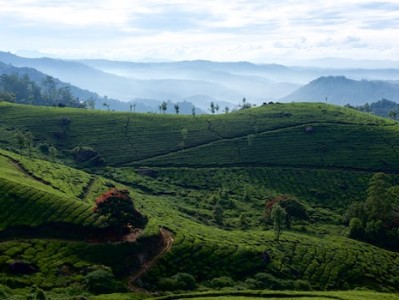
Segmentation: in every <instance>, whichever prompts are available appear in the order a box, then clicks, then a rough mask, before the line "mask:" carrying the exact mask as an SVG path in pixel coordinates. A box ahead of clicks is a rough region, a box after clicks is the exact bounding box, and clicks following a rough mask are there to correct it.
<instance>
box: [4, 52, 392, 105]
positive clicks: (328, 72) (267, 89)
mask: <svg viewBox="0 0 399 300" xmlns="http://www.w3.org/2000/svg"><path fill="white" fill-rule="evenodd" d="M0 62H3V63H4V64H6V65H12V66H15V67H19V68H34V69H36V70H38V71H40V72H42V73H45V74H49V75H51V76H53V77H56V78H58V79H59V80H60V81H63V82H66V83H70V84H72V85H73V86H76V87H79V88H80V89H81V90H86V91H92V92H93V93H95V94H97V96H98V97H99V99H108V102H110V103H111V104H110V108H111V109H115V110H129V109H130V104H127V103H126V102H128V101H131V102H135V103H136V108H137V109H138V111H148V112H156V111H157V110H158V106H159V104H160V103H161V102H162V101H170V103H172V102H173V103H177V102H179V103H187V104H188V106H187V109H188V110H191V109H189V106H190V105H191V107H192V106H195V107H197V108H198V110H199V111H200V110H202V111H208V109H209V105H210V103H211V102H214V103H217V104H218V105H219V106H220V107H223V108H224V107H226V106H228V107H229V108H230V109H232V108H234V107H236V106H237V105H238V104H239V103H240V101H241V99H242V98H244V97H245V98H246V99H247V100H248V102H251V103H255V104H261V103H263V102H269V101H276V100H278V101H325V99H326V98H327V101H328V102H329V103H334V104H340V105H344V104H347V103H350V104H351V105H362V104H364V103H366V102H372V101H376V100H379V99H381V98H382V97H386V98H389V99H392V100H395V101H397V100H398V96H397V95H399V94H398V93H397V86H398V84H397V83H396V82H394V81H393V80H396V79H397V78H399V69H392V68H382V69H376V68H374V69H361V68H334V67H335V66H333V67H332V68H317V67H299V66H295V67H292V66H291V67H288V66H283V65H278V64H253V63H249V62H212V61H204V60H196V61H181V62H159V63H134V62H123V61H110V60H75V61H70V60H61V59H52V58H24V57H20V56H16V55H14V54H11V53H6V52H0ZM341 65H342V64H341ZM359 80H360V81H359ZM309 82H310V83H309ZM105 96H106V97H105ZM81 97H83V96H81ZM112 99H119V100H122V101H123V102H117V101H116V100H112ZM102 103H103V100H100V101H98V102H97V107H98V108H102Z"/></svg>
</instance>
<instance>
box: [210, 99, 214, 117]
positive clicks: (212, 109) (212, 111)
mask: <svg viewBox="0 0 399 300" xmlns="http://www.w3.org/2000/svg"><path fill="white" fill-rule="evenodd" d="M210 110H211V113H212V114H214V113H215V103H213V101H212V102H211V104H210Z"/></svg>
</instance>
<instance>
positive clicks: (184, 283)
mask: <svg viewBox="0 0 399 300" xmlns="http://www.w3.org/2000/svg"><path fill="white" fill-rule="evenodd" d="M196 286H197V284H196V281H195V278H194V277H193V276H192V275H190V274H188V273H177V274H176V275H174V276H172V277H169V278H161V279H160V280H159V281H158V288H159V289H160V290H163V291H175V290H194V289H195V288H196Z"/></svg>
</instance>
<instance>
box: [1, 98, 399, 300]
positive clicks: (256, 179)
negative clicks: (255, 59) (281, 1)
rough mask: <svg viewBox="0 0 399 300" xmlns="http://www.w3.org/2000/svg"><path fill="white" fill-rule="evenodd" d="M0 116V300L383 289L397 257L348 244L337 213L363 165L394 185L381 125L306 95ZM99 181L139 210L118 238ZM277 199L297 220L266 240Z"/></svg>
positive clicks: (387, 124)
mask: <svg viewBox="0 0 399 300" xmlns="http://www.w3.org/2000/svg"><path fill="white" fill-rule="evenodd" d="M0 115H1V118H0V299H1V297H3V298H5V299H26V297H31V298H29V299H46V298H43V297H50V298H51V299H144V298H149V299H155V298H157V299H165V300H166V299H187V298H190V299H221V300H222V299H231V300H234V299H255V298H256V299H280V298H285V299H299V298H301V299H308V298H309V299H397V298H398V297H397V296H396V295H395V294H394V293H397V292H398V290H399V253H397V252H394V251H390V250H388V249H383V248H379V247H376V246H373V245H371V244H368V243H365V242H361V241H356V240H354V239H350V238H348V237H347V232H348V228H347V226H348V223H349V220H348V219H347V217H346V211H347V209H348V207H349V206H350V205H351V204H352V203H353V202H355V201H360V202H364V201H365V199H366V198H367V189H368V186H369V181H370V178H372V176H373V174H375V173H376V172H381V171H382V172H385V173H386V174H389V176H390V177H389V178H390V180H391V184H392V186H393V189H396V187H397V185H398V184H399V174H398V172H399V169H398V165H399V148H398V147H399V146H398V145H399V125H398V124H397V122H395V121H392V120H388V119H383V118H379V117H375V116H372V115H369V114H364V113H360V112H357V111H355V110H351V109H349V108H343V107H336V106H331V105H326V104H319V103H316V104H314V103H313V104H309V103H291V104H270V105H265V106H262V107H259V108H253V109H247V110H242V111H238V112H232V113H229V114H224V115H215V116H213V115H202V116H195V117H193V116H179V115H178V116H171V115H155V114H136V113H114V112H104V111H89V110H82V109H71V108H49V107H46V108H42V107H33V106H22V105H16V104H9V103H4V102H0ZM28 133H29V134H31V135H32V137H33V138H32V140H31V141H29V142H26V141H25V142H24V143H22V142H21V139H20V138H18V137H21V136H28ZM110 188H123V189H127V190H128V191H129V193H130V195H131V197H132V199H133V201H134V204H135V207H136V208H137V209H138V210H139V211H140V212H141V213H142V214H144V215H145V216H146V217H147V218H148V224H146V226H145V228H144V229H143V230H142V231H140V232H139V233H137V236H135V237H134V238H133V239H131V240H129V239H128V238H126V239H122V238H121V239H117V238H115V237H113V236H110V235H109V233H107V226H108V224H107V221H106V219H105V218H104V217H103V216H100V215H99V214H97V213H95V212H94V211H93V207H94V205H95V199H96V198H97V197H98V196H99V195H101V194H102V193H104V192H105V191H107V190H109V189H110ZM284 195H285V196H287V197H288V196H289V197H293V198H295V199H296V201H298V202H299V203H301V205H302V206H303V209H304V210H306V215H307V216H306V218H304V219H293V221H292V224H291V228H290V229H284V231H283V233H282V235H281V237H280V238H279V239H276V236H275V233H274V231H273V222H271V221H270V220H267V218H265V214H266V212H265V208H266V204H267V203H268V202H269V201H273V199H277V198H278V197H281V196H284ZM217 209H219V215H216V210H217ZM395 209H396V207H395ZM160 229H161V230H160ZM165 232H168V233H170V234H171V235H172V236H166V235H165V234H164V233H165ZM18 265H23V266H24V268H27V270H30V271H28V272H25V273H23V274H22V273H20V272H16V271H15V266H18ZM137 274H140V276H137ZM132 278H134V280H133V279H132ZM354 289H363V290H366V289H367V290H370V291H357V292H353V291H352V292H345V291H347V290H354ZM325 290H328V291H329V292H319V291H325ZM340 290H344V292H337V291H340ZM129 291H130V292H129ZM304 291H308V292H304ZM372 291H378V292H384V293H380V294H377V293H375V292H372ZM178 293H180V294H178ZM181 293H185V294H181ZM32 297H33V298H32ZM35 297H36V298H35ZM40 297H42V298H40ZM79 297H80V298H79ZM373 297H377V298H373Z"/></svg>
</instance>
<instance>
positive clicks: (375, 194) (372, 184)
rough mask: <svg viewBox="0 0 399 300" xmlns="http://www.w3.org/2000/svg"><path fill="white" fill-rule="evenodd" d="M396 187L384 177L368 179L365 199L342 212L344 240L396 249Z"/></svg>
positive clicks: (398, 202)
mask: <svg viewBox="0 0 399 300" xmlns="http://www.w3.org/2000/svg"><path fill="white" fill-rule="evenodd" d="M398 196H399V186H395V185H392V179H391V177H390V176H389V175H387V174H384V173H376V174H375V175H373V177H371V179H370V181H369V186H368V189H367V199H366V201H362V202H360V201H359V202H353V203H352V204H351V205H350V207H349V208H348V210H347V212H346V219H347V221H348V222H349V229H348V236H349V237H351V238H355V239H359V240H364V241H367V242H370V243H373V244H377V245H380V246H384V247H389V248H393V249H399V230H398V228H399V197H398Z"/></svg>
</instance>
